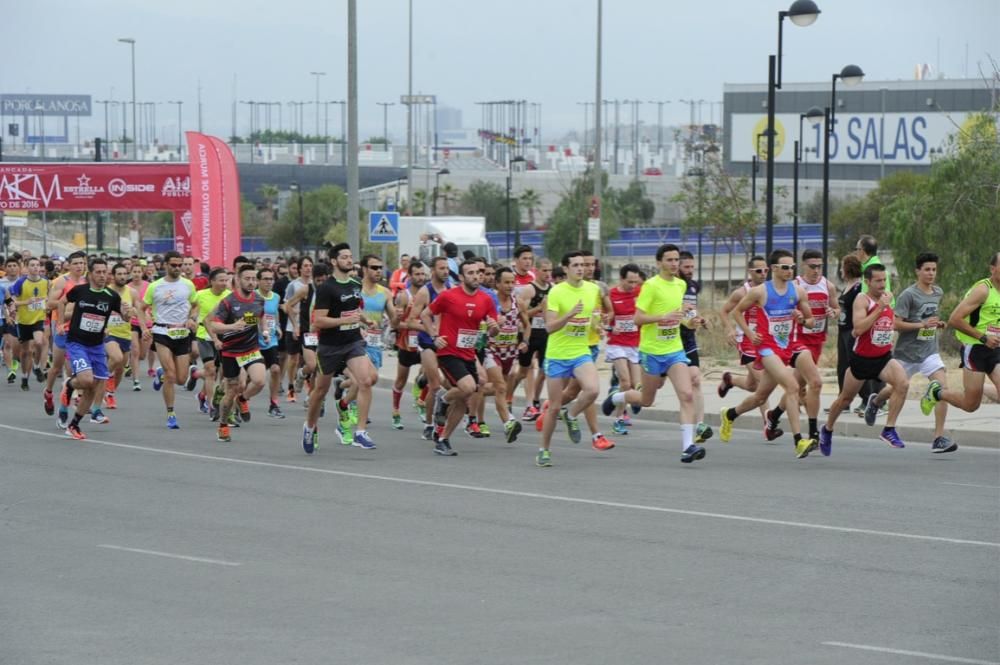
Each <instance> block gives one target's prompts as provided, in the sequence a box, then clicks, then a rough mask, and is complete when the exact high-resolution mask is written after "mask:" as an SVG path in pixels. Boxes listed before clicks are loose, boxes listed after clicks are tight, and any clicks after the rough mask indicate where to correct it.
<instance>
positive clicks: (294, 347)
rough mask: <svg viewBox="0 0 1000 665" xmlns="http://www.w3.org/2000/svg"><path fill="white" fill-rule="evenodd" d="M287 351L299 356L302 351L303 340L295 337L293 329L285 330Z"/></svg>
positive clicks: (289, 353)
mask: <svg viewBox="0 0 1000 665" xmlns="http://www.w3.org/2000/svg"><path fill="white" fill-rule="evenodd" d="M285 353H287V354H288V355H290V356H297V355H299V354H300V353H302V341H301V340H299V339H296V338H295V335H293V334H292V331H291V330H286V331H285Z"/></svg>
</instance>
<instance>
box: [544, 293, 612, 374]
mask: <svg viewBox="0 0 1000 665" xmlns="http://www.w3.org/2000/svg"><path fill="white" fill-rule="evenodd" d="M600 299H601V290H600V288H599V287H598V286H597V285H596V284H592V283H591V282H581V283H580V286H578V287H574V286H572V285H571V284H570V283H569V282H562V283H560V284H556V285H555V286H553V287H552V289H551V290H550V291H549V305H548V311H550V312H555V313H556V314H558V315H559V316H560V317H563V316H566V314H568V313H569V311H570V310H571V309H573V308H574V307H576V304H577V303H578V302H582V303H583V310H582V311H581V312H580V313H579V314H577V315H576V316H574V317H572V318H571V319H569V321H567V322H566V325H565V326H563V327H562V328H560V329H559V330H557V331H555V332H554V333H551V334H549V340H548V344H547V345H546V347H545V357H546V358H552V359H553V360H572V359H573V358H579V357H580V356H589V355H590V344H589V334H590V317H591V316H593V314H594V309H595V308H596V307H597V304H598V303H599V302H600Z"/></svg>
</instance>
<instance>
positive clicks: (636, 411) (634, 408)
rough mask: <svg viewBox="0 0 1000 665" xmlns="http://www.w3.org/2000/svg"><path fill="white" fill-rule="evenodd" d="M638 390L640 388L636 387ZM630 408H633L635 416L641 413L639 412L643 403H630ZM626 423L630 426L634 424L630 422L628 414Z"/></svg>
mask: <svg viewBox="0 0 1000 665" xmlns="http://www.w3.org/2000/svg"><path fill="white" fill-rule="evenodd" d="M636 390H638V388H636ZM628 408H630V409H632V415H633V416H637V415H639V412H640V411H642V405H641V404H629V405H628ZM625 424H626V425H628V426H629V427H631V426H632V423H630V422H628V418H627V416H626V422H625Z"/></svg>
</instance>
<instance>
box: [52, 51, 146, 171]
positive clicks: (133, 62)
mask: <svg viewBox="0 0 1000 665" xmlns="http://www.w3.org/2000/svg"><path fill="white" fill-rule="evenodd" d="M118 41H119V42H121V43H122V44H128V45H129V46H130V47H131V49H132V158H133V159H135V158H136V157H138V155H137V154H136V142H137V141H138V137H137V136H136V126H137V123H136V117H137V114H136V106H135V40H134V39H132V38H131V37H121V38H119V39H118ZM43 135H44V132H43ZM125 154H126V155H128V143H126V144H125Z"/></svg>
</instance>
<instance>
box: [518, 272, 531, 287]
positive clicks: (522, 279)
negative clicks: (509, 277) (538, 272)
mask: <svg viewBox="0 0 1000 665" xmlns="http://www.w3.org/2000/svg"><path fill="white" fill-rule="evenodd" d="M534 281H535V273H533V272H532V271H530V270H529V271H528V272H526V273H525V274H523V275H519V274H518V272H517V271H516V270H515V271H514V286H527V285H528V284H531V283H532V282H534Z"/></svg>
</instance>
